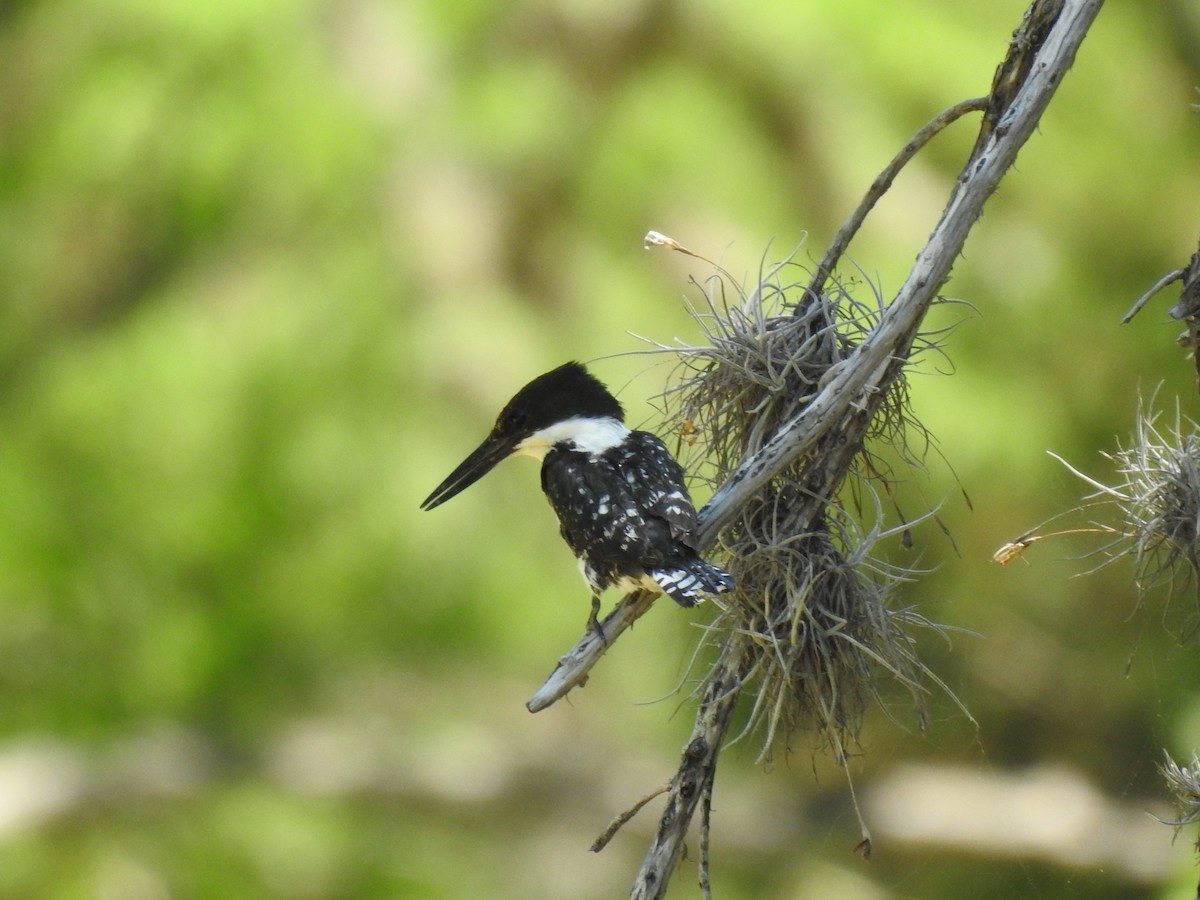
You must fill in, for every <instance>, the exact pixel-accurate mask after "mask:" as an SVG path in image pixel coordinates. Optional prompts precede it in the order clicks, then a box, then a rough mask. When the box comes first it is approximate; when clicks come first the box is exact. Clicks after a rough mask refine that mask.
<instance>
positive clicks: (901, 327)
mask: <svg viewBox="0 0 1200 900" xmlns="http://www.w3.org/2000/svg"><path fill="white" fill-rule="evenodd" d="M1102 2H1103V0H1035V2H1034V3H1033V5H1032V6H1031V7H1030V9H1029V11H1028V12H1027V13H1026V15H1025V19H1024V21H1023V23H1022V26H1021V28H1020V29H1018V30H1017V32H1016V33H1015V34H1014V37H1013V40H1012V43H1011V44H1010V47H1009V53H1008V55H1007V57H1006V59H1005V61H1004V63H1002V64H1001V66H1000V67H999V69H998V70H997V75H996V79H995V82H994V84H993V91H992V94H991V95H990V96H989V103H988V108H987V113H986V115H985V121H984V125H983V127H982V128H981V132H980V136H979V140H978V141H977V142H976V145H975V148H974V150H973V151H972V153H971V156H970V159H969V160H968V163H967V165H966V167H965V168H964V170H963V171H962V173H961V174H960V176H959V179H958V181H957V183H956V185H955V189H954V191H953V193H952V194H951V196H950V199H949V201H948V203H947V206H946V209H945V211H944V212H943V214H942V217H941V220H940V221H939V222H938V224H937V226H936V227H935V228H934V231H933V233H932V234H931V235H930V238H929V240H928V242H927V243H926V245H925V247H924V248H923V249H922V250H921V252H920V253H919V254H918V255H917V258H916V261H915V263H914V265H913V268H912V270H911V272H910V274H909V276H908V278H907V280H906V281H905V282H904V284H903V285H902V286H901V288H900V290H899V292H898V293H897V295H896V297H895V298H894V300H893V301H892V303H891V304H890V305H889V307H888V308H887V310H886V311H885V312H884V314H883V316H882V318H881V320H880V322H879V324H878V326H877V327H876V328H875V329H874V331H873V332H872V333H871V335H870V336H869V337H868V338H867V339H866V340H864V341H863V342H862V343H861V344H859V345H858V346H857V347H856V348H855V349H854V351H853V353H852V355H850V356H849V357H848V358H846V359H844V360H842V361H841V362H840V363H837V364H836V365H835V366H834V368H832V369H830V371H829V373H828V376H829V377H828V379H827V381H826V382H825V384H824V387H823V389H822V390H821V391H820V392H819V393H818V394H817V395H816V397H815V398H814V399H813V400H812V402H811V403H809V404H808V405H807V406H806V407H805V408H804V409H803V411H802V412H800V413H799V414H798V415H797V416H795V418H793V419H792V420H791V421H789V422H787V423H786V424H784V425H783V426H782V427H781V428H780V429H779V430H778V431H777V432H776V434H775V435H774V436H772V437H771V438H770V439H769V440H767V441H766V443H765V444H764V445H763V446H762V447H761V449H759V450H758V451H757V452H754V453H753V454H752V455H750V457H749V458H747V459H746V460H745V461H744V462H743V463H742V464H741V465H740V466H739V467H738V468H737V470H736V471H735V472H734V473H733V475H732V476H731V477H730V478H729V479H728V480H727V481H726V482H725V484H724V485H722V487H721V488H720V489H719V490H718V491H717V492H716V493H715V494H714V495H713V497H712V499H711V500H710V501H709V503H708V504H707V505H706V506H705V508H704V509H703V510H702V511H701V525H700V537H701V546H703V547H708V546H711V545H712V544H713V543H714V542H715V540H716V537H717V535H718V534H719V532H720V531H721V529H722V528H723V527H724V526H726V525H727V524H729V523H730V522H731V521H732V520H733V519H734V517H735V516H736V515H737V514H738V512H739V510H741V509H743V508H744V507H745V504H746V502H747V501H748V500H749V499H750V498H751V497H753V496H754V494H755V493H756V492H757V491H759V490H760V489H762V488H763V487H764V486H765V485H766V484H767V483H768V482H769V481H770V480H771V479H772V478H773V477H775V476H776V475H777V474H778V473H780V472H781V471H782V470H783V469H784V467H786V466H787V465H789V464H790V463H792V462H794V461H795V460H797V459H799V458H800V457H801V456H803V455H804V454H811V455H810V458H812V459H813V460H815V465H819V466H820V467H821V468H820V470H819V472H814V474H815V475H817V477H816V478H815V479H814V483H815V484H816V485H820V486H821V488H823V490H821V491H814V494H813V498H812V504H813V510H814V515H819V514H820V511H821V508H822V507H823V504H824V503H825V502H827V498H828V497H829V496H830V492H832V490H834V489H835V488H836V486H837V484H838V483H839V482H840V480H841V478H842V477H843V476H844V474H845V472H846V469H847V468H848V466H849V464H850V462H851V460H852V459H853V457H854V455H855V454H856V453H857V452H858V450H859V448H860V446H861V444H860V442H861V438H862V436H863V435H864V434H865V430H866V426H867V424H868V423H869V420H870V418H871V416H872V415H873V413H874V411H875V409H876V408H877V404H878V403H879V402H880V401H879V398H880V397H881V396H882V395H883V394H884V392H885V389H886V387H887V385H888V384H889V383H890V382H891V381H892V380H894V379H895V378H896V377H897V376H898V375H899V373H900V371H901V369H902V367H903V364H904V361H905V360H906V359H907V357H908V354H909V352H910V349H911V347H912V343H913V340H914V338H915V336H916V333H917V329H918V328H919V326H920V323H921V321H922V319H923V318H924V315H925V313H926V312H927V310H928V309H929V306H930V304H931V303H932V302H933V300H934V299H935V297H936V296H937V292H938V290H939V289H940V288H941V286H942V284H943V283H944V282H945V281H946V279H947V278H948V277H949V274H950V271H951V268H952V267H953V264H954V260H955V259H956V258H957V257H958V255H959V253H960V252H961V251H962V248H963V246H964V244H965V243H966V239H967V235H968V234H969V232H970V229H971V227H972V226H973V225H974V223H975V222H976V220H978V218H979V217H980V215H981V214H982V212H983V206H984V203H985V202H986V201H987V198H988V197H990V196H991V194H992V193H993V192H994V191H995V189H996V187H997V185H998V184H999V183H1000V180H1001V178H1002V177H1003V176H1004V174H1005V173H1006V172H1007V171H1008V169H1009V168H1010V167H1011V166H1012V164H1013V162H1014V161H1015V160H1016V157H1017V154H1018V152H1019V151H1020V149H1021V147H1022V146H1023V145H1024V144H1025V142H1026V141H1027V140H1028V139H1029V137H1030V135H1031V134H1032V133H1033V131H1034V129H1035V128H1036V127H1037V124H1038V122H1039V120H1040V118H1041V116H1042V113H1043V112H1044V111H1045V109H1046V106H1047V105H1048V104H1049V102H1050V99H1051V98H1052V97H1053V95H1054V92H1055V90H1056V89H1057V87H1058V85H1059V83H1060V82H1061V80H1062V78H1063V76H1064V75H1065V74H1066V72H1067V70H1068V69H1069V68H1070V66H1071V64H1072V62H1073V61H1074V58H1075V53H1076V51H1077V50H1078V48H1079V46H1080V44H1081V43H1082V41H1083V38H1084V36H1085V35H1086V34H1087V31H1088V29H1089V27H1090V26H1091V24H1092V22H1093V21H1094V19H1095V17H1096V15H1097V14H1098V13H1099V10H1100V7H1101V5H1102ZM955 109H958V107H955ZM885 174H886V172H885ZM881 177H882V176H881ZM856 215H857V213H856ZM854 227H857V226H856V225H855V226H854ZM843 230H844V231H845V230H846V229H843ZM817 274H818V277H820V275H821V273H820V271H818V273H817ZM818 449H819V450H820V451H823V452H813V451H817V450H818ZM750 667H751V660H750V659H749V658H748V657H747V656H746V654H745V652H744V651H743V652H735V653H733V654H731V655H729V656H726V657H723V658H722V659H721V660H719V661H718V663H717V664H716V666H715V667H714V670H713V672H712V673H711V674H710V676H709V680H708V682H707V690H706V692H705V695H704V697H703V698H702V699H701V702H700V704H699V708H698V710H697V714H696V725H695V728H694V730H693V733H692V738H691V739H690V740H689V741H688V743H687V745H686V747H685V749H684V753H683V759H682V761H681V763H680V766H679V770H678V772H677V773H676V775H675V777H674V778H673V779H672V781H671V789H670V791H669V792H668V800H667V808H666V810H665V811H664V813H663V816H662V819H661V821H660V824H659V828H658V831H657V832H656V834H655V836H654V839H653V840H652V841H651V844H650V847H649V849H648V851H647V853H646V856H645V859H644V860H643V863H642V867H641V870H640V871H639V872H638V875H637V878H636V879H635V881H634V885H633V889H632V892H631V897H633V898H636V900H651V898H660V897H662V896H663V895H664V894H665V892H666V888H667V884H668V881H669V878H670V875H671V873H672V872H673V871H674V868H675V865H676V864H677V862H678V860H679V858H680V855H681V854H682V852H683V843H684V838H685V836H686V834H687V832H688V828H689V826H690V824H691V820H692V816H693V815H694V813H695V809H696V806H697V804H698V803H699V802H700V801H701V800H702V798H703V797H705V796H707V795H708V793H709V791H710V790H711V786H712V778H713V776H714V775H715V771H716V765H717V758H718V755H719V753H720V748H721V743H722V741H723V740H724V737H725V734H726V731H727V729H728V726H729V722H730V720H731V717H732V714H733V710H734V708H735V706H736V704H737V699H738V695H739V693H740V690H741V686H742V685H743V683H744V681H745V678H746V677H747V675H748V674H749V671H750Z"/></svg>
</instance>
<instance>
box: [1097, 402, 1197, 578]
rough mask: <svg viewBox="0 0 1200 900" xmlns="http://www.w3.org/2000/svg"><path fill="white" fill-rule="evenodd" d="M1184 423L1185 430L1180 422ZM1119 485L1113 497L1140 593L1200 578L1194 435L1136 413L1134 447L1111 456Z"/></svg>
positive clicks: (1191, 427)
mask: <svg viewBox="0 0 1200 900" xmlns="http://www.w3.org/2000/svg"><path fill="white" fill-rule="evenodd" d="M1185 422H1186V427H1184V423H1185ZM1112 458H1113V460H1114V462H1116V464H1117V472H1118V473H1119V474H1120V475H1121V477H1122V479H1123V480H1122V482H1121V483H1120V484H1118V485H1117V487H1116V488H1115V492H1114V496H1115V498H1116V500H1117V505H1118V507H1119V508H1120V510H1121V513H1122V517H1123V528H1124V531H1125V532H1126V533H1127V534H1128V535H1129V538H1130V540H1129V545H1128V547H1127V549H1126V552H1127V553H1130V554H1132V556H1133V560H1134V566H1135V570H1136V572H1137V582H1138V586H1139V587H1140V588H1141V590H1143V591H1145V590H1148V589H1149V588H1150V587H1152V586H1154V585H1155V584H1158V583H1160V582H1162V581H1164V580H1166V581H1169V582H1171V583H1174V581H1175V578H1176V576H1177V575H1180V574H1182V575H1184V576H1185V577H1186V578H1187V579H1190V580H1191V582H1192V583H1193V584H1195V583H1196V576H1197V575H1198V574H1200V555H1198V553H1197V540H1198V539H1200V430H1198V429H1197V426H1196V424H1195V423H1194V422H1191V421H1187V420H1181V418H1180V416H1179V413H1178V410H1177V411H1176V416H1175V423H1174V426H1173V427H1170V428H1167V429H1160V428H1159V427H1158V426H1157V424H1156V423H1155V417H1154V416H1153V415H1151V414H1145V413H1143V412H1141V411H1139V413H1138V419H1137V431H1136V434H1135V439H1134V443H1133V445H1132V446H1131V447H1129V448H1128V449H1123V450H1120V451H1119V452H1117V453H1116V454H1114V455H1113V457H1112Z"/></svg>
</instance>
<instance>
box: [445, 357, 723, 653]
mask: <svg viewBox="0 0 1200 900" xmlns="http://www.w3.org/2000/svg"><path fill="white" fill-rule="evenodd" d="M624 423H625V413H624V411H623V410H622V409H621V404H620V403H618V402H617V398H616V397H614V396H613V395H612V394H611V393H609V391H608V389H607V388H606V387H605V386H604V385H603V384H602V383H601V382H600V381H599V380H598V379H597V378H595V377H594V376H593V375H591V374H590V373H589V372H588V371H587V369H585V368H584V367H583V366H582V365H581V364H579V363H577V362H569V363H566V364H565V365H562V366H559V367H558V368H557V369H554V370H553V371H551V372H547V373H546V374H545V375H539V376H538V377H537V378H535V379H533V381H531V382H529V384H527V385H525V387H523V388H521V390H519V391H517V393H516V396H514V397H513V398H512V399H511V400H510V401H508V404H507V405H506V406H505V407H504V409H503V410H502V411H501V413H500V415H499V417H498V418H497V419H496V424H495V426H494V427H493V428H492V430H491V433H490V434H488V436H487V438H486V439H484V441H483V443H482V444H480V445H479V447H478V448H476V449H475V451H474V452H473V453H471V455H470V456H468V457H467V458H466V459H465V460H463V462H462V463H461V464H460V465H459V466H458V468H456V469H455V470H454V471H453V472H451V473H450V476H449V477H448V478H447V479H446V480H445V481H443V482H442V483H441V484H440V485H438V486H437V489H436V490H434V492H433V493H432V494H430V495H429V496H428V497H427V498H426V500H425V502H424V503H422V504H421V508H422V509H433V508H434V507H435V506H439V505H440V504H442V503H445V502H446V501H447V500H449V499H450V498H451V497H453V496H455V495H456V494H458V493H459V492H461V491H463V490H465V489H466V488H468V487H470V486H471V485H472V484H474V483H475V482H476V481H478V480H479V479H480V478H482V477H483V476H484V475H486V474H487V473H488V472H490V471H491V470H492V468H494V467H495V465H496V464H497V463H499V462H500V461H501V460H502V459H506V458H508V457H509V456H522V455H523V456H532V457H534V458H536V459H540V460H541V461H542V491H544V492H545V494H546V498H547V499H548V500H549V501H550V506H551V507H552V508H553V509H554V513H555V515H556V516H557V517H558V523H559V531H560V532H561V534H562V536H563V540H565V541H566V542H567V544H568V545H569V546H570V548H571V550H572V551H574V553H575V556H576V557H577V558H578V560H579V569H580V572H582V574H583V577H584V580H585V581H587V583H588V587H589V588H591V592H592V612H591V616H590V617H589V620H588V621H589V624H590V625H591V626H592V627H593V628H595V629H596V630H597V631H599V632H600V634H601V636H603V631H601V629H600V625H599V621H598V618H597V617H598V615H599V611H600V594H601V592H602V591H604V590H605V588H608V587H617V588H620V589H621V590H625V591H632V590H650V591H654V592H655V593H662V594H667V595H668V596H669V597H671V599H672V600H674V601H675V602H676V603H678V604H679V605H680V606H684V607H691V606H695V605H696V603H698V602H699V601H700V600H702V599H704V595H706V594H719V593H722V592H724V591H727V590H730V589H731V588H732V587H733V578H732V577H731V576H730V575H729V574H728V573H727V572H724V571H722V570H721V569H719V568H717V567H716V566H714V565H712V564H711V563H708V562H705V561H704V560H703V559H701V558H700V553H699V550H698V549H697V546H696V543H697V540H696V508H695V506H694V505H693V504H692V499H691V497H690V496H689V495H688V491H687V487H686V486H685V485H684V472H683V467H682V466H680V465H679V463H678V462H677V461H676V460H675V458H674V457H673V456H671V453H670V451H669V450H667V448H666V446H665V445H664V444H663V442H662V441H661V440H659V439H658V438H657V437H655V436H654V435H653V434H650V433H649V432H646V431H631V430H630V429H629V428H626V427H625V424H624Z"/></svg>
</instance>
